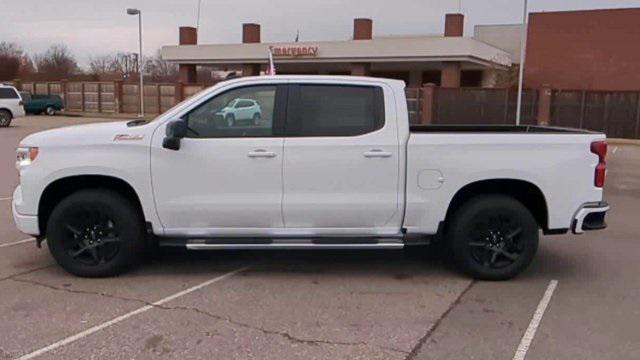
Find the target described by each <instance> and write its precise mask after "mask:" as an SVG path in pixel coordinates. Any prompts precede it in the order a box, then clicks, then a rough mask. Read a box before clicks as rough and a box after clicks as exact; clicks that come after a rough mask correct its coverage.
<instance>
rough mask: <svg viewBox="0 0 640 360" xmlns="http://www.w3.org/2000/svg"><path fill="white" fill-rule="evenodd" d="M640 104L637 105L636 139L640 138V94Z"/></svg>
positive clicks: (639, 100)
mask: <svg viewBox="0 0 640 360" xmlns="http://www.w3.org/2000/svg"><path fill="white" fill-rule="evenodd" d="M637 96H638V103H637V104H636V129H635V130H636V131H635V135H636V138H640V92H639V93H638V94H637Z"/></svg>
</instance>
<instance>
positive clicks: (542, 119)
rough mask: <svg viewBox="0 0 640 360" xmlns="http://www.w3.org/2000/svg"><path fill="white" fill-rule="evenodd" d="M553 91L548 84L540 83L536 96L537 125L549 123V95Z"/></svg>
mask: <svg viewBox="0 0 640 360" xmlns="http://www.w3.org/2000/svg"><path fill="white" fill-rule="evenodd" d="M552 96H553V92H552V91H551V88H550V87H549V85H542V88H540V90H539V97H538V119H537V122H538V125H542V126H547V125H549V124H551V97H552Z"/></svg>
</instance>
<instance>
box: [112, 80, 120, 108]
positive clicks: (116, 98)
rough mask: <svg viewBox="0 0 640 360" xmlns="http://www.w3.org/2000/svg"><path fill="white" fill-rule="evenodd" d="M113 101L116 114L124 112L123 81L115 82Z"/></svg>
mask: <svg viewBox="0 0 640 360" xmlns="http://www.w3.org/2000/svg"><path fill="white" fill-rule="evenodd" d="M113 101H114V102H115V104H114V110H115V112H116V113H118V114H120V113H121V112H122V80H116V81H114V82H113Z"/></svg>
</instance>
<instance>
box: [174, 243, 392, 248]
mask: <svg viewBox="0 0 640 360" xmlns="http://www.w3.org/2000/svg"><path fill="white" fill-rule="evenodd" d="M186 247H187V249H189V250H222V249H226V250H310V249H317V250H320V249H325V250H329V249H402V248H403V247H404V244H403V243H402V242H400V243H398V242H377V243H370V244H362V243H360V244H358V243H352V244H347V243H343V244H326V243H323V244H318V243H313V242H304V243H303V242H300V243H292V242H287V243H279V242H272V243H269V244H237V243H236V244H206V243H189V242H187V245H186Z"/></svg>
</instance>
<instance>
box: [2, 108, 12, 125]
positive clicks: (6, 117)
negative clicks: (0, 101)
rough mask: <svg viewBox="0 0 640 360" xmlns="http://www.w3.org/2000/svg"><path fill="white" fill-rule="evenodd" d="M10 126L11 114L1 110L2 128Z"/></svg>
mask: <svg viewBox="0 0 640 360" xmlns="http://www.w3.org/2000/svg"><path fill="white" fill-rule="evenodd" d="M9 125H11V113H10V112H8V111H6V110H0V127H8V126H9Z"/></svg>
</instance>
